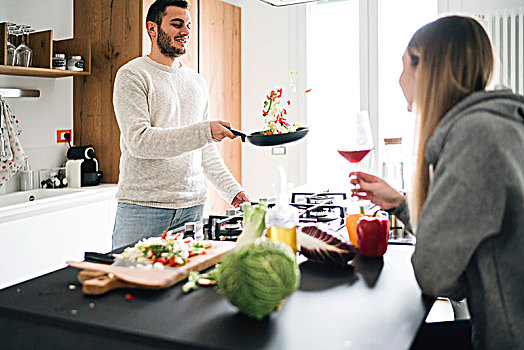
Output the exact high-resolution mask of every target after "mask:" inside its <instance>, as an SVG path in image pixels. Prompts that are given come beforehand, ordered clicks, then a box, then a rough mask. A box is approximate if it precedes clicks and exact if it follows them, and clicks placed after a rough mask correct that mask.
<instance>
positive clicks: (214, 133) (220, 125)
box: [209, 120, 237, 142]
mask: <svg viewBox="0 0 524 350" xmlns="http://www.w3.org/2000/svg"><path fill="white" fill-rule="evenodd" d="M209 126H210V128H211V137H212V138H213V141H215V142H220V141H222V140H223V139H225V138H226V137H229V138H230V139H234V138H235V137H237V136H236V135H235V134H233V133H232V132H231V131H229V130H228V129H227V128H231V123H230V122H226V121H223V120H214V121H212V122H209Z"/></svg>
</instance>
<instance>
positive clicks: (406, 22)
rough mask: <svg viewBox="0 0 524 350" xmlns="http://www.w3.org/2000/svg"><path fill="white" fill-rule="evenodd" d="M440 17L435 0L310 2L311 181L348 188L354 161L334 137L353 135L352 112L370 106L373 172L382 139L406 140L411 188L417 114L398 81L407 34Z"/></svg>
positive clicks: (404, 152) (381, 152) (382, 155)
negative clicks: (341, 150) (410, 110)
mask: <svg viewBox="0 0 524 350" xmlns="http://www.w3.org/2000/svg"><path fill="white" fill-rule="evenodd" d="M436 18H437V0H426V1H419V0H399V1H391V0H367V1H366V0H361V1H359V0H346V1H341V0H332V1H327V2H319V3H315V4H310V5H309V16H308V33H307V80H308V83H307V84H308V87H310V88H311V89H312V91H311V94H310V95H309V96H308V100H307V115H308V126H309V127H310V135H309V136H308V144H307V147H308V159H307V182H308V183H309V184H334V185H335V186H339V184H340V185H343V184H345V186H347V184H348V179H347V173H348V169H349V166H348V163H347V161H346V160H345V159H343V158H342V157H341V156H340V155H339V154H338V152H337V150H336V142H337V140H338V139H341V138H344V137H347V135H348V128H347V126H346V125H345V122H346V119H347V116H348V115H350V114H356V113H358V112H359V111H360V110H361V109H366V110H369V113H370V119H371V126H372V131H373V134H374V140H375V152H374V155H373V156H374V162H373V163H371V164H372V166H371V171H372V172H374V173H376V174H378V175H381V174H380V169H381V166H380V165H379V164H381V163H382V162H383V161H385V148H384V142H383V139H384V138H389V137H402V158H403V162H404V164H405V168H404V174H405V175H404V176H405V183H406V186H405V187H407V188H409V187H410V183H411V181H410V180H411V177H410V175H411V173H412V170H413V168H412V164H413V163H414V151H413V139H414V132H415V115H414V114H412V113H408V112H407V110H406V101H405V99H404V96H403V94H402V90H401V89H400V86H399V84H398V80H399V77H400V73H401V72H402V54H403V52H404V50H405V48H406V45H407V43H408V41H409V39H410V38H411V36H412V35H413V33H414V32H415V31H416V30H417V29H418V28H419V27H421V26H422V25H424V24H425V23H428V22H430V21H432V20H434V19H436ZM337 188H340V187H337ZM334 189H336V188H334Z"/></svg>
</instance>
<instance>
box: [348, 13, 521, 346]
mask: <svg viewBox="0 0 524 350" xmlns="http://www.w3.org/2000/svg"><path fill="white" fill-rule="evenodd" d="M402 60H403V64H404V70H403V72H402V75H401V77H400V86H401V88H402V91H403V92H404V95H405V97H406V100H407V103H408V109H409V110H413V111H415V112H416V114H417V115H418V117H419V118H420V119H419V125H420V127H419V137H418V153H417V169H416V176H415V186H414V198H413V199H414V205H413V211H412V213H411V217H412V218H413V219H414V220H413V221H414V222H416V223H417V225H416V230H415V231H416V237H417V243H416V247H415V253H414V254H413V257H412V263H413V268H414V271H415V276H416V278H417V281H418V283H419V285H420V287H421V289H422V291H423V292H424V293H426V294H428V295H432V296H435V297H437V296H443V297H449V298H451V299H454V300H461V299H463V298H467V301H468V305H469V310H470V314H471V323H472V330H471V332H472V344H473V346H474V347H475V348H477V349H524V332H523V330H524V97H523V96H518V95H515V94H513V93H512V92H511V91H509V90H502V91H486V86H487V84H488V81H489V80H490V78H491V75H492V72H493V54H492V48H491V44H490V41H489V39H488V36H487V35H486V33H485V31H484V29H483V28H482V26H481V25H480V24H479V23H478V22H477V21H475V20H474V19H472V18H467V17H460V16H451V17H444V18H441V19H439V20H437V21H435V22H432V23H429V24H427V25H425V26H424V27H422V28H421V29H419V30H418V31H417V32H416V33H415V34H414V36H413V37H412V39H411V40H410V42H409V44H408V47H407V49H406V51H405V53H404V56H403V58H402ZM520 74H522V72H521V73H520ZM351 175H353V176H356V177H354V178H353V179H352V180H351V181H352V183H354V184H357V183H358V185H357V188H356V189H355V195H356V196H357V197H359V198H363V199H369V200H371V201H372V202H373V203H375V204H378V205H380V206H381V207H382V208H384V209H390V210H391V211H393V212H395V213H396V214H397V215H398V216H399V217H401V218H402V219H403V220H404V221H405V222H409V215H408V210H407V206H406V204H405V199H404V196H403V195H402V194H401V193H398V192H397V191H395V190H394V189H393V188H391V187H390V186H389V185H388V184H387V183H385V182H384V181H383V180H381V179H379V178H377V177H375V176H372V175H369V174H365V173H360V172H359V173H354V174H351ZM414 226H415V225H414Z"/></svg>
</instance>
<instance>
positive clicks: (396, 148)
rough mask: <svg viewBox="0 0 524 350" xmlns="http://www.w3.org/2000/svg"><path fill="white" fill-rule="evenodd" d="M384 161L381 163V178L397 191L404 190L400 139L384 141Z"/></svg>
mask: <svg viewBox="0 0 524 350" xmlns="http://www.w3.org/2000/svg"><path fill="white" fill-rule="evenodd" d="M384 143H385V149H386V161H385V162H383V163H382V178H383V179H384V180H385V181H386V182H387V183H389V184H390V185H391V186H392V187H393V188H395V189H396V190H397V191H400V190H403V189H404V162H402V138H401V137H397V138H386V139H384Z"/></svg>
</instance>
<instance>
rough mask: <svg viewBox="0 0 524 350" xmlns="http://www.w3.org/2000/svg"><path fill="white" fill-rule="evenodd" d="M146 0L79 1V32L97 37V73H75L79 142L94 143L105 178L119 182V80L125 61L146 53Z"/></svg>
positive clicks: (94, 53)
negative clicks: (115, 91) (116, 108)
mask: <svg viewBox="0 0 524 350" xmlns="http://www.w3.org/2000/svg"><path fill="white" fill-rule="evenodd" d="M141 6H142V2H141V1H136V0H90V1H84V0H75V2H74V35H75V37H77V36H87V37H89V38H90V39H91V45H92V46H91V47H92V61H91V75H90V76H85V77H75V78H74V103H73V113H74V132H73V137H74V143H75V145H88V144H92V145H93V147H94V149H95V152H96V157H97V159H98V161H99V168H100V170H102V171H103V172H104V182H106V183H117V182H118V167H119V161H120V146H119V139H120V131H119V129H118V124H117V122H116V119H115V116H114V111H113V101H112V97H113V83H114V78H115V74H116V71H117V70H118V68H120V66H122V65H123V64H124V63H126V62H128V61H129V60H131V59H133V58H135V57H138V56H139V55H140V54H141V44H142V41H141V35H142V32H141V28H142V26H141V23H140V15H141V11H142V7H141Z"/></svg>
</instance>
